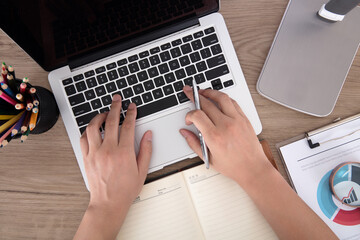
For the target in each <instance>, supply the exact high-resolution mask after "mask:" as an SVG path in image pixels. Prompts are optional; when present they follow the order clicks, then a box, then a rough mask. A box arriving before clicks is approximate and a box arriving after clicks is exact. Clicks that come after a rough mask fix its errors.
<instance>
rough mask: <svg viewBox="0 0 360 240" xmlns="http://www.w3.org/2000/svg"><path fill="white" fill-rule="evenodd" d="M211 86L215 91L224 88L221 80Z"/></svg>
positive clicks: (212, 82)
mask: <svg viewBox="0 0 360 240" xmlns="http://www.w3.org/2000/svg"><path fill="white" fill-rule="evenodd" d="M211 86H212V87H213V89H214V90H220V89H222V88H223V86H222V83H221V81H220V78H218V79H215V80H213V81H211Z"/></svg>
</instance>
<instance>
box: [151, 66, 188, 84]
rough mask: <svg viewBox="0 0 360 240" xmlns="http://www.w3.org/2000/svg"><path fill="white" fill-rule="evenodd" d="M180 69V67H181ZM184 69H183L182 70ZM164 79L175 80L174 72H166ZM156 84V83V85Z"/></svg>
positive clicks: (167, 80)
mask: <svg viewBox="0 0 360 240" xmlns="http://www.w3.org/2000/svg"><path fill="white" fill-rule="evenodd" d="M181 70H182V69H181ZM183 71H184V70H183ZM184 74H185V72H184ZM164 77H165V81H166V82H167V83H171V82H175V75H174V73H172V72H171V73H168V74H166V75H165V76H164ZM155 84H156V82H155ZM156 86H157V85H156Z"/></svg>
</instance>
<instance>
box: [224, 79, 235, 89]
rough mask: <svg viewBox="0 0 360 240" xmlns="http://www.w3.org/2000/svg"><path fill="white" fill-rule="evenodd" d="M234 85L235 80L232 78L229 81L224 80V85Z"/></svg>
mask: <svg viewBox="0 0 360 240" xmlns="http://www.w3.org/2000/svg"><path fill="white" fill-rule="evenodd" d="M232 85H234V82H233V80H232V79H230V80H228V81H226V82H224V87H230V86H232Z"/></svg>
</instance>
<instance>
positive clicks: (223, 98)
mask: <svg viewBox="0 0 360 240" xmlns="http://www.w3.org/2000/svg"><path fill="white" fill-rule="evenodd" d="M201 95H203V96H204V97H207V98H209V99H211V100H213V101H214V102H215V103H216V104H217V105H218V106H219V108H220V110H221V111H222V112H223V113H224V114H225V115H227V116H229V117H236V114H237V111H236V109H235V107H234V104H232V101H231V98H230V97H229V96H228V95H227V94H225V93H222V92H220V91H216V90H212V89H206V90H204V91H201Z"/></svg>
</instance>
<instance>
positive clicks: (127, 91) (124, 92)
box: [123, 87, 134, 98]
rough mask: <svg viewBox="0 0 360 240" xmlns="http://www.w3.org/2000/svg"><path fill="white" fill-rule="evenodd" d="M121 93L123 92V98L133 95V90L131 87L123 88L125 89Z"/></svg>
mask: <svg viewBox="0 0 360 240" xmlns="http://www.w3.org/2000/svg"><path fill="white" fill-rule="evenodd" d="M123 94H124V97H125V98H129V97H132V96H134V92H133V90H132V88H131V87H129V88H125V89H124V90H123Z"/></svg>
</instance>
